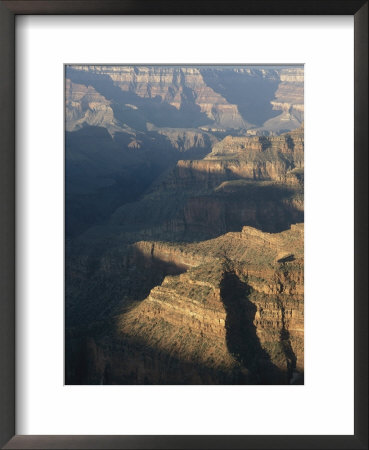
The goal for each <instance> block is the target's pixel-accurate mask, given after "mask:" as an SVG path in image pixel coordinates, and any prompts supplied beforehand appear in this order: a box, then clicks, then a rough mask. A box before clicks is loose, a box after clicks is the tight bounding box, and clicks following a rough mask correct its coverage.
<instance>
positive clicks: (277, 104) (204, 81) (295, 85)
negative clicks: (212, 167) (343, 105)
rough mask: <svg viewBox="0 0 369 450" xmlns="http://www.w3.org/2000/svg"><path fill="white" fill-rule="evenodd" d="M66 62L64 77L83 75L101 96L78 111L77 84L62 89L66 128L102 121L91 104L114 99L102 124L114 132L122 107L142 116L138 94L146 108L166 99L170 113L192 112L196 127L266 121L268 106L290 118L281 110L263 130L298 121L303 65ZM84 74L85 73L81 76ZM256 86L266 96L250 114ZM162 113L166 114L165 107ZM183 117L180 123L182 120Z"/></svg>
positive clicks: (243, 125) (242, 126) (97, 106)
mask: <svg viewBox="0 0 369 450" xmlns="http://www.w3.org/2000/svg"><path fill="white" fill-rule="evenodd" d="M70 67H71V69H69V72H68V71H67V77H68V76H70V77H71V78H72V79H73V80H79V82H81V80H82V81H83V83H85V84H86V85H87V86H88V89H90V90H91V89H93V88H92V85H93V86H94V88H95V89H99V92H100V93H101V94H103V97H102V98H100V100H99V102H95V104H94V105H93V106H92V105H91V108H90V109H91V111H92V112H88V114H86V113H85V114H81V111H79V110H80V105H79V104H78V101H77V102H76V101H75V100H73V98H74V97H75V94H74V91H79V92H80V91H81V88H80V87H77V86H73V89H72V90H71V89H69V88H68V89H67V92H66V93H67V104H68V106H67V108H68V109H69V110H70V113H69V114H68V117H67V122H68V127H69V129H72V128H73V127H75V126H78V125H79V124H80V123H82V122H85V123H90V122H95V124H96V121H100V122H101V120H100V119H99V117H98V115H97V114H96V109H100V108H102V107H103V105H105V103H106V99H107V98H108V99H109V100H108V102H113V104H112V105H110V109H109V110H108V111H109V116H110V122H111V123H110V124H109V123H108V119H106V121H105V125H106V126H107V127H108V128H109V129H111V131H112V132H115V131H117V130H118V129H119V127H123V128H124V126H125V123H124V121H125V118H127V111H128V112H132V110H134V112H135V115H136V116H137V117H138V116H140V115H141V113H142V109H141V108H142V105H141V103H140V101H138V102H137V99H142V100H146V101H147V102H148V103H147V102H146V103H147V105H149V106H150V108H151V109H152V108H154V109H153V111H154V110H155V111H156V110H157V104H158V102H160V103H161V104H166V105H168V106H169V107H171V108H173V109H174V112H177V113H182V114H183V118H184V117H186V118H187V119H188V117H189V116H191V115H192V119H193V120H195V122H196V121H197V126H200V125H202V126H204V125H208V126H209V127H210V128H213V129H215V130H217V129H221V130H223V129H232V128H233V129H248V128H253V127H255V126H260V125H262V124H263V122H264V121H265V122H267V121H268V119H272V117H274V115H275V114H273V109H274V110H281V111H282V112H286V111H288V112H289V113H290V114H292V116H293V119H291V120H289V121H288V120H286V116H285V115H283V114H282V115H281V116H280V117H278V118H275V120H274V122H273V123H272V124H269V125H268V124H267V125H265V126H264V128H263V129H264V130H269V129H270V130H273V131H277V130H278V129H283V127H284V129H293V128H296V127H297V126H298V125H299V123H301V121H302V120H303V101H302V99H303V69H301V68H298V67H296V68H292V67H291V68H288V69H276V68H270V69H268V68H258V67H256V66H255V67H254V68H245V67H234V68H231V69H229V68H228V69H227V70H224V69H223V68H222V67H217V66H204V67H190V66H188V67H178V66H147V67H144V66H78V65H74V66H70ZM78 73H79V74H78ZM72 74H74V75H72ZM83 74H85V75H86V76H85V77H84V75H83ZM224 77H226V78H224ZM227 77H228V78H227ZM68 82H70V80H68ZM78 86H80V83H79V85H78ZM114 87H117V88H119V90H120V92H121V95H119V92H117V91H116V90H114ZM255 89H257V90H258V92H259V94H260V93H261V95H262V94H263V92H264V93H265V94H264V95H266V97H265V100H264V103H265V106H263V107H264V109H265V112H264V113H261V114H259V115H255V113H254V111H255V109H256V108H257V107H256V105H255V104H254V97H255V92H254V91H255ZM237 92H238V93H239V92H241V93H244V96H241V97H240V96H239V95H237ZM104 95H105V97H104ZM147 105H146V106H147ZM111 106H113V110H111ZM105 107H107V105H105ZM259 107H260V106H259ZM73 108H76V110H77V112H72V109H73ZM78 111H79V117H78V120H79V122H78V123H74V122H75V119H74V118H73V115H75V114H78ZM112 113H113V114H114V118H113V117H112V115H111V114H112ZM166 114H168V118H170V115H171V113H170V111H169V110H168V112H167V113H166ZM95 116H96V117H95ZM159 116H160V120H159V121H161V122H162V123H163V119H164V122H165V117H164V116H162V113H159V115H158V114H157V113H156V114H154V115H152V116H151V118H152V120H151V119H150V118H149V117H148V116H146V117H144V116H142V117H141V118H140V121H141V122H142V124H141V125H144V124H145V122H146V123H149V122H150V121H153V122H155V120H156V119H158V118H159ZM183 118H182V123H184V122H183V120H184V119H183ZM187 119H186V120H187ZM294 119H296V121H294ZM69 122H70V123H69ZM169 122H171V120H169ZM169 122H168V124H169ZM179 123H180V122H179ZM168 124H167V125H166V126H168ZM156 125H159V123H156ZM181 126H184V125H183V124H182V125H181ZM187 126H188V125H187ZM278 127H279V128H278ZM210 128H209V129H210Z"/></svg>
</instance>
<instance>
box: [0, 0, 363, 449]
mask: <svg viewBox="0 0 369 450" xmlns="http://www.w3.org/2000/svg"><path fill="white" fill-rule="evenodd" d="M19 14H88V15H91V14H98V15H102V14H138V15H141V14H149V15H158V14H191V15H192V14H207V15H209V14H210V15H215V14H216V15H230V14H236V15H243V14H245V15H253V14H258V15H259V14H260V15H292V14H293V15H307V14H309V15H327V14H329V15H342V14H347V15H353V16H354V39H355V50H354V56H355V77H354V79H355V91H354V99H355V108H354V113H355V130H354V138H355V144H354V158H355V159H354V164H355V186H354V188H355V199H354V207H355V215H354V220H355V225H354V229H355V241H354V251H355V257H354V263H355V275H354V282H355V290H354V296H355V297H354V305H355V315H354V317H355V350H354V356H355V374H354V382H355V389H354V400H355V408H354V409H355V415H354V420H355V425H354V435H352V436H351V435H349V436H331V435H325V436H300V435H290V436H263V435H261V436H249V435H244V436H242V435H240V436H207V435H203V436H130V435H124V436H92V435H91V436H47V435H42V436H28V435H25V436H16V435H15V395H16V393H15V374H16V372H15V370H16V368H15V327H16V324H15V293H16V278H15V245H16V242H15V223H16V222H15V161H16V158H15V139H16V136H15V73H16V72H15V17H16V15H19ZM0 99H1V108H0V445H2V446H3V447H2V448H7V449H15V448H17V449H26V448H27V449H36V448H37V449H51V448H54V449H59V448H60V449H72V448H74V449H97V448H100V449H221V448H227V449H292V448H294V449H368V279H367V273H368V128H367V127H368V1H365V0H299V1H298V0H279V1H278V0H244V1H240V0H228V1H227V2H224V1H223V0H203V1H199V0H186V1H179V0H177V1H171V0H156V1H155V2H154V1H150V0H135V1H133V0H105V1H104V0H66V1H63V0H41V1H34V0H28V1H21V0H10V1H0ZM337 395H339V393H337Z"/></svg>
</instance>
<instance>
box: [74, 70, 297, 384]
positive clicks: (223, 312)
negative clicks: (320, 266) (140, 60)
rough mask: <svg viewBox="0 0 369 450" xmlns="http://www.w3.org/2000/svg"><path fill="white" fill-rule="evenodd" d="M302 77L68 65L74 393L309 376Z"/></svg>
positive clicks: (279, 380)
mask: <svg viewBox="0 0 369 450" xmlns="http://www.w3.org/2000/svg"><path fill="white" fill-rule="evenodd" d="M303 82H304V73H303V68H302V67H292V66H279V67H277V66H253V67H247V66H243V67H241V66H197V67H193V66H183V67H179V66H110V65H105V66H104V65H102V66H68V67H67V68H66V85H65V94H66V102H65V106H66V114H65V118H66V131H67V132H66V139H65V143H66V166H65V167H66V169H65V172H66V261H65V274H66V283H65V287H66V299H65V304H66V308H65V322H66V383H67V384H290V383H296V382H297V383H301V382H302V381H303V373H304V226H303V220H304V122H303V115H304V85H303Z"/></svg>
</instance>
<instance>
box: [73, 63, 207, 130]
mask: <svg viewBox="0 0 369 450" xmlns="http://www.w3.org/2000/svg"><path fill="white" fill-rule="evenodd" d="M178 75H179V77H181V76H183V74H182V72H181V70H180V68H178ZM66 76H67V78H69V79H70V80H71V81H72V82H74V83H77V84H83V85H85V86H89V85H90V86H92V87H93V88H94V89H95V90H96V91H97V92H99V93H100V94H101V95H103V96H104V97H105V98H106V99H107V100H111V101H112V104H111V107H112V109H113V111H114V116H115V117H116V119H118V120H119V121H120V122H121V123H125V124H127V125H128V126H130V127H132V128H134V129H136V130H141V131H146V122H150V123H153V124H154V125H156V126H158V127H173V128H192V127H198V126H201V125H206V124H209V122H211V120H210V119H209V118H208V117H207V115H206V114H204V113H202V112H201V110H200V107H199V106H198V105H196V104H195V103H194V93H193V91H192V90H191V89H189V88H185V89H183V91H182V94H181V95H182V106H181V108H180V109H179V110H178V109H177V108H175V107H174V106H171V105H170V104H169V103H166V102H163V101H162V99H161V98H160V97H159V96H158V97H155V98H144V97H140V96H138V95H137V94H135V93H133V92H130V91H123V90H122V89H120V87H119V86H117V85H116V84H115V83H114V81H113V80H112V78H111V77H110V76H109V75H105V74H96V73H94V72H91V71H82V70H76V69H73V67H71V66H68V67H67V72H66ZM174 79H175V77H174ZM127 104H128V105H129V104H131V105H135V106H136V107H137V109H132V108H131V107H129V106H126V105H127Z"/></svg>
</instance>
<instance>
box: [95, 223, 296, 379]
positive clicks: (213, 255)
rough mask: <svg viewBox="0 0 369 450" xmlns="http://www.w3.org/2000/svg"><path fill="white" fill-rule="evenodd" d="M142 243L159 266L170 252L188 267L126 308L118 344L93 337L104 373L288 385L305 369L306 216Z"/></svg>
mask: <svg viewBox="0 0 369 450" xmlns="http://www.w3.org/2000/svg"><path fill="white" fill-rule="evenodd" d="M134 247H135V251H136V252H137V253H138V254H140V257H141V258H145V259H146V261H147V262H148V263H149V264H152V267H151V269H152V270H154V267H155V264H158V263H159V262H160V261H162V262H165V263H168V262H170V263H171V264H174V265H177V266H178V267H179V266H181V267H182V268H183V270H185V272H182V273H181V274H177V275H167V276H166V277H165V278H164V280H163V282H162V283H161V284H160V285H157V286H155V287H154V288H152V289H151V291H150V293H149V295H148V296H147V298H146V299H144V300H143V301H142V302H140V303H139V304H137V305H136V306H134V305H133V306H132V307H131V308H130V309H129V310H128V311H127V312H125V313H124V314H121V315H119V316H118V317H117V319H116V323H115V325H114V328H115V333H116V334H115V338H114V342H115V344H114V346H113V349H112V348H110V350H109V349H108V348H107V347H106V344H105V343H104V340H101V341H99V339H97V340H96V341H94V342H93V345H92V344H91V343H90V344H89V346H90V348H91V346H93V347H94V350H93V352H94V354H95V355H96V356H95V358H96V365H95V371H93V373H94V377H95V380H103V382H105V383H119V382H124V383H130V382H133V380H135V381H134V382H135V383H154V384H161V383H169V384H170V383H173V384H187V383H190V384H196V383H215V384H217V383H230V384H233V383H240V384H244V383H245V384H253V383H255V384H260V383H261V384H264V383H265V384H286V383H287V384H288V383H289V382H290V381H291V379H292V378H293V377H296V374H299V375H300V376H302V374H303V371H304V357H303V335H304V327H303V323H304V322H303V320H304V319H303V315H304V307H303V225H302V224H299V225H295V226H292V227H291V229H290V230H288V231H285V232H282V233H279V234H269V233H262V232H260V231H259V230H256V229H254V228H251V227H244V229H243V230H242V232H240V233H228V234H226V235H224V236H222V237H220V238H217V239H215V240H211V241H205V242H201V243H198V244H196V243H193V244H182V245H179V246H177V245H176V246H175V245H173V244H170V245H169V244H165V243H155V242H141V243H138V244H135V246H134ZM137 257H139V256H137ZM136 262H137V259H136ZM102 361H103V362H102ZM179 361H180V364H179Z"/></svg>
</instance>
